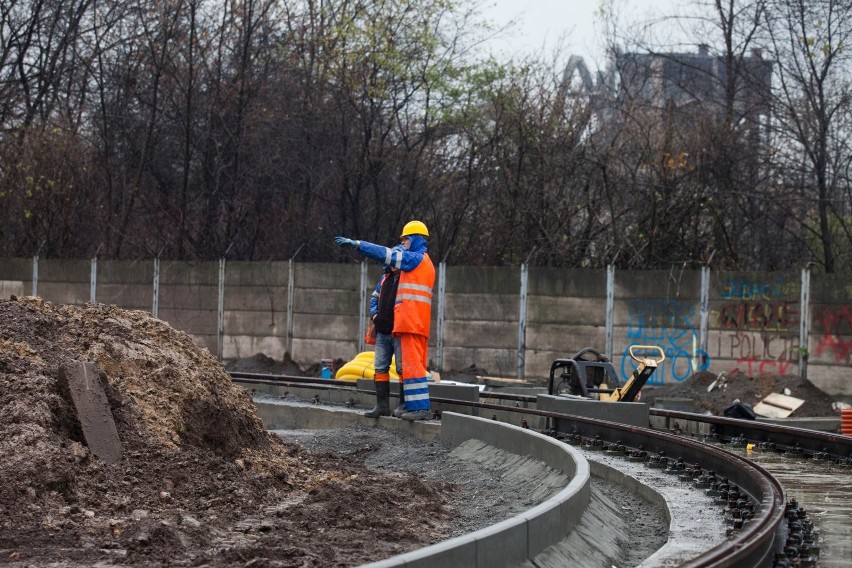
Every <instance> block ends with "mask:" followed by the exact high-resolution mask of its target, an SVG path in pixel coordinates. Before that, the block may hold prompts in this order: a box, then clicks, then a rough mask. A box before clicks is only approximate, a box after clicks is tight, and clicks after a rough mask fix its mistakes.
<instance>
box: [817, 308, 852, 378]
mask: <svg viewBox="0 0 852 568" xmlns="http://www.w3.org/2000/svg"><path fill="white" fill-rule="evenodd" d="M819 322H820V325H821V326H822V338H821V339H820V340H819V345H817V348H816V355H817V357H819V356H820V355H821V354H822V353H823V351H826V350H830V351H831V352H832V353H833V354H834V360H835V361H837V362H838V363H840V362H843V363H846V364H847V365H850V364H852V337H850V332H852V313H850V311H849V306H842V307H841V308H840V309H839V310H837V312H835V313H832V312H831V311H829V309H828V308H823V309H822V315H821V316H820V317H819ZM843 331H846V332H847V333H846V339H843V338H842V337H841V335H843Z"/></svg>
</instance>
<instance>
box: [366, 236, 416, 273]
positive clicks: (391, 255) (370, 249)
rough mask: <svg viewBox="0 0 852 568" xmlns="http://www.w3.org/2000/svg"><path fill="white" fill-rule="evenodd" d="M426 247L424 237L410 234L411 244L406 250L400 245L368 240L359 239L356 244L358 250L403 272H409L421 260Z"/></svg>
mask: <svg viewBox="0 0 852 568" xmlns="http://www.w3.org/2000/svg"><path fill="white" fill-rule="evenodd" d="M426 248H427V247H426V239H425V238H423V237H421V236H420V235H412V236H411V245H410V247H409V249H408V250H405V249H404V248H402V246H401V245H397V246H395V247H393V248H388V247H384V246H382V245H377V244H373V243H371V242H368V241H361V244H360V245H359V246H358V252H360V253H361V254H363V255H364V256H366V257H367V258H372V259H373V260H377V261H379V262H381V263H382V264H384V265H387V266H392V267H394V268H399V269H400V270H402V271H403V272H410V271H412V270H414V269H415V268H417V267H418V266H420V263H421V262H423V255H424V254H426Z"/></svg>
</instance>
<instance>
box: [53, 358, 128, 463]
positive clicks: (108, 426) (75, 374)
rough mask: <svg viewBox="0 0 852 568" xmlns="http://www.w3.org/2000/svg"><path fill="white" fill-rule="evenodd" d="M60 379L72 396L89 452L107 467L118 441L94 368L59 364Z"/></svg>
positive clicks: (113, 458) (115, 456) (116, 456)
mask: <svg viewBox="0 0 852 568" xmlns="http://www.w3.org/2000/svg"><path fill="white" fill-rule="evenodd" d="M60 378H61V380H63V381H64V382H65V386H66V388H67V389H68V392H69V393H70V395H71V401H72V402H73V403H74V408H75V409H76V410H77V418H78V419H79V420H80V425H81V426H82V427H83V437H84V438H85V439H86V445H88V446H89V450H90V451H91V452H92V454H93V455H94V456H95V457H98V458H100V459H102V460H103V461H105V462H106V463H108V464H110V463H115V462H117V461H118V459H119V458H120V457H121V440H120V439H119V437H118V429H117V428H116V427H115V419H114V418H113V416H112V410H111V409H110V407H109V401H108V400H107V397H106V393H105V392H104V388H103V385H102V384H101V380H100V372H99V371H98V368H97V366H96V365H95V364H94V363H81V362H79V361H74V362H73V363H68V364H65V365H62V368H61V372H60Z"/></svg>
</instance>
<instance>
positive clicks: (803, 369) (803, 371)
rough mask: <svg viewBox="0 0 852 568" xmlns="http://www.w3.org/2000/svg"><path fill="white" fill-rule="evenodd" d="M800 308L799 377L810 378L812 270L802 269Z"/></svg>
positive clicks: (808, 267) (807, 267)
mask: <svg viewBox="0 0 852 568" xmlns="http://www.w3.org/2000/svg"><path fill="white" fill-rule="evenodd" d="M800 303H801V305H800V307H799V314H800V315H799V376H800V377H802V378H803V379H807V378H808V334H809V333H810V331H811V330H810V325H809V324H810V305H811V268H810V266H806V267H805V268H803V269H802V292H801V300H800Z"/></svg>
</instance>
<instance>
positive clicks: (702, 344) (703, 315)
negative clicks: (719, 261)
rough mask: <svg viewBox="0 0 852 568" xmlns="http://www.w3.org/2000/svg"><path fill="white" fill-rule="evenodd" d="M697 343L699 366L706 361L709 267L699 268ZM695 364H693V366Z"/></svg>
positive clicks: (708, 321)
mask: <svg viewBox="0 0 852 568" xmlns="http://www.w3.org/2000/svg"><path fill="white" fill-rule="evenodd" d="M699 310H700V314H699V317H700V319H699V324H698V343H699V349H701V363H700V364H701V365H702V366H703V365H704V364H705V363H706V362H707V361H705V359H706V358H707V353H708V351H707V343H708V337H709V330H710V267H709V266H702V267H701V299H700V306H699ZM694 364H695V363H694V362H693V365H694Z"/></svg>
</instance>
